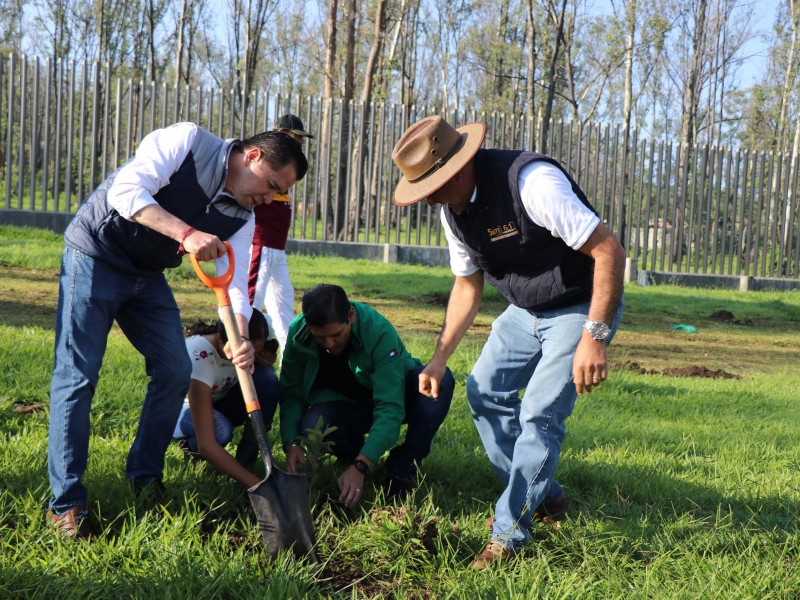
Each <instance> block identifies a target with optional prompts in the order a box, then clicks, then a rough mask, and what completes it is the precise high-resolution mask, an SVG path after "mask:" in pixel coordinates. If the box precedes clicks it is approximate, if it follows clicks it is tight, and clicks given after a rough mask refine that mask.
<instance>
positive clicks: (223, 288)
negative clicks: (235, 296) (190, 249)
mask: <svg viewBox="0 0 800 600" xmlns="http://www.w3.org/2000/svg"><path fill="white" fill-rule="evenodd" d="M223 244H225V249H226V250H227V252H228V270H227V271H226V272H225V273H223V274H222V275H218V276H217V277H210V276H208V275H206V274H205V273H204V272H203V269H201V268H200V263H199V262H198V260H197V257H196V256H195V255H194V254H190V255H189V260H190V261H191V262H192V267H194V272H195V273H197V276H198V277H199V278H200V281H202V282H203V283H204V284H206V286H207V287H208V288H210V289H211V290H212V291H213V292H214V294H215V295H216V296H217V303H218V304H219V305H220V308H223V307H225V306H230V305H231V298H230V296H229V295H228V286H229V285H230V283H231V281H232V280H233V268H234V265H235V264H236V260H235V259H234V256H233V248H231V245H230V244H229V243H228V242H223Z"/></svg>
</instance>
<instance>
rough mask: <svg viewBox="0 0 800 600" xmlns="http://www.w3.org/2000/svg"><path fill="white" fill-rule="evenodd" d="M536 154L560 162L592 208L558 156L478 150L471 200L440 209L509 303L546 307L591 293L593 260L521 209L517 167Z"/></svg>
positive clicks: (584, 298) (579, 299) (581, 299)
mask: <svg viewBox="0 0 800 600" xmlns="http://www.w3.org/2000/svg"><path fill="white" fill-rule="evenodd" d="M536 160H543V161H546V162H548V163H550V164H552V165H555V166H556V167H558V168H559V169H560V170H561V171H562V172H563V173H564V174H565V175H566V176H567V179H568V180H569V182H570V184H571V185H572V190H573V192H575V195H576V196H577V197H578V198H579V199H580V200H581V202H583V204H585V205H586V206H587V207H588V208H589V209H591V210H592V211H593V212H595V213H596V211H595V210H594V208H593V207H592V206H591V204H589V201H588V200H587V199H586V194H584V193H583V191H582V190H581V189H580V188H579V187H578V184H577V183H575V181H573V179H572V178H571V177H570V176H569V174H568V173H567V172H566V171H565V170H564V169H563V168H562V167H561V165H560V164H558V162H557V161H556V160H554V159H552V158H549V157H547V156H544V155H542V154H537V153H535V152H520V151H511V150H480V151H479V152H478V154H477V155H476V157H475V168H476V180H477V182H478V193H477V198H476V199H475V202H474V203H473V204H472V205H470V207H469V209H468V210H467V211H465V212H464V213H462V214H460V215H457V214H455V213H454V212H453V211H452V210H451V209H449V208H447V209H445V211H444V214H445V215H446V218H447V221H448V223H449V224H450V227H451V229H452V230H453V232H454V233H455V235H456V236H457V237H458V239H459V240H461V241H462V242H463V243H464V244H466V246H467V248H468V251H469V254H470V257H471V259H472V260H473V262H474V263H475V264H476V265H478V266H479V267H480V268H481V270H482V271H483V272H484V276H485V278H486V280H487V281H488V282H489V283H490V284H492V285H493V286H494V287H496V288H497V289H498V290H499V291H500V292H501V293H502V294H503V296H505V297H506V299H507V300H508V301H509V302H510V303H511V304H514V305H515V306H519V307H520V308H525V309H528V310H546V309H550V308H557V307H561V306H570V305H573V304H578V303H580V302H585V301H587V300H589V299H590V298H591V292H592V275H593V266H594V261H593V260H592V259H591V258H590V257H588V256H586V255H585V254H583V253H581V252H578V251H577V250H573V249H572V248H570V247H569V246H567V245H566V244H565V243H564V242H563V241H562V240H561V239H560V238H556V237H553V235H552V234H551V233H550V232H549V231H548V230H547V229H545V228H544V227H540V226H539V225H536V224H534V223H533V222H532V221H531V220H530V218H529V217H528V215H527V214H526V213H525V208H524V207H523V205H522V200H521V199H520V195H519V185H518V181H519V172H520V170H521V169H522V168H523V167H524V166H525V165H527V164H528V163H531V162H533V161H536Z"/></svg>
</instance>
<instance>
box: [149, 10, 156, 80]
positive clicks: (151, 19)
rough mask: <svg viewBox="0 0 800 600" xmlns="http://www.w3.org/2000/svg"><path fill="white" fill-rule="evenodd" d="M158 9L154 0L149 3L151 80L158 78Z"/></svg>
mask: <svg viewBox="0 0 800 600" xmlns="http://www.w3.org/2000/svg"><path fill="white" fill-rule="evenodd" d="M155 13H156V10H155V6H154V5H153V0H149V1H148V3H147V45H148V48H149V52H150V81H155V80H156V45H155V44H156V42H155V36H156V34H155V31H156V14H155Z"/></svg>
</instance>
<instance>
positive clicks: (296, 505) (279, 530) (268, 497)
mask: <svg viewBox="0 0 800 600" xmlns="http://www.w3.org/2000/svg"><path fill="white" fill-rule="evenodd" d="M247 492H248V494H249V495H250V503H251V504H252V505H253V510H254V511H255V513H256V519H257V520H258V525H259V527H261V535H262V537H263V538H264V544H265V545H266V546H267V552H268V553H269V555H270V557H272V558H274V557H275V556H276V555H277V554H278V552H280V551H281V550H286V549H289V548H291V549H292V551H293V552H294V555H295V556H296V557H300V556H308V558H309V559H311V560H312V561H314V562H316V561H317V557H316V554H315V553H314V525H313V523H312V522H311V510H310V508H309V505H308V484H307V482H306V476H305V474H303V473H286V472H284V471H281V470H280V469H278V468H277V467H276V466H275V465H274V464H273V465H272V469H271V473H270V474H269V475H267V477H266V479H264V480H263V481H261V483H259V484H258V485H256V486H253V487H251V488H250V489H249V490H247Z"/></svg>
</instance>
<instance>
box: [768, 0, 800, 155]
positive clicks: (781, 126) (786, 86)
mask: <svg viewBox="0 0 800 600" xmlns="http://www.w3.org/2000/svg"><path fill="white" fill-rule="evenodd" d="M789 11H790V13H791V19H792V38H791V40H792V41H791V43H790V45H789V56H788V57H787V58H786V70H785V71H784V74H783V92H782V93H781V98H780V110H779V116H778V131H777V135H776V136H775V142H774V144H773V148H774V149H775V151H776V152H781V153H782V152H784V150H785V148H786V146H787V144H786V141H788V140H786V139H785V137H786V130H787V129H788V120H789V117H788V114H789V110H790V108H791V102H792V101H791V94H792V88H793V87H794V82H795V79H796V76H797V69H796V65H795V63H796V62H797V58H796V52H797V0H789Z"/></svg>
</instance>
